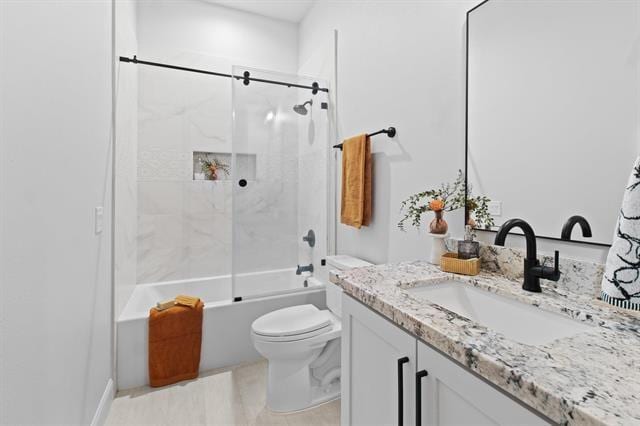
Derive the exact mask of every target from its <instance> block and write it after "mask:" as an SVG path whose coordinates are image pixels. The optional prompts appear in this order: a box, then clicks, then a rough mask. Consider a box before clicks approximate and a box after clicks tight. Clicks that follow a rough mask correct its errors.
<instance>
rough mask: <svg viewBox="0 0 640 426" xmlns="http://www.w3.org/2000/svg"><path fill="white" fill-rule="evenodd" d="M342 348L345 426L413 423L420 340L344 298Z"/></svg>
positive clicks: (349, 298) (343, 414) (357, 303)
mask: <svg viewBox="0 0 640 426" xmlns="http://www.w3.org/2000/svg"><path fill="white" fill-rule="evenodd" d="M342 347H343V348H347V349H346V350H345V349H343V350H342V376H341V381H342V392H341V399H342V401H341V409H342V413H341V418H342V421H341V423H342V425H362V426H371V425H397V424H399V421H400V420H403V423H404V424H405V425H408V424H413V423H414V418H415V417H414V410H413V409H414V407H415V392H414V390H415V387H414V385H413V382H414V380H415V371H416V357H415V355H416V339H415V338H414V337H413V336H411V335H409V334H407V333H405V332H404V331H402V330H401V329H399V328H398V327H396V326H394V325H393V324H392V323H390V322H389V321H387V320H386V319H384V318H382V317H381V316H380V315H377V314H376V313H374V312H372V311H370V310H369V308H367V307H365V306H364V305H362V304H360V303H359V302H357V301H355V300H354V299H352V298H351V297H349V296H346V295H343V296H342ZM398 373H401V374H398ZM399 416H401V417H402V419H400V417H399Z"/></svg>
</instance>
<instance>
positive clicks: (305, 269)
mask: <svg viewBox="0 0 640 426" xmlns="http://www.w3.org/2000/svg"><path fill="white" fill-rule="evenodd" d="M303 272H311V273H313V263H310V264H308V265H305V266H300V265H298V269H296V275H302V273H303Z"/></svg>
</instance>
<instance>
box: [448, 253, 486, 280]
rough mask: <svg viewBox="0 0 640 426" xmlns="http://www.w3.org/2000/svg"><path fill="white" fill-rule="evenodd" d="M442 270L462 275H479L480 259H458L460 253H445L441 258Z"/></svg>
mask: <svg viewBox="0 0 640 426" xmlns="http://www.w3.org/2000/svg"><path fill="white" fill-rule="evenodd" d="M440 269H442V270H443V271H444V272H453V273H454V274H462V275H478V274H479V273H480V259H478V258H475V259H458V253H445V254H443V255H442V257H440Z"/></svg>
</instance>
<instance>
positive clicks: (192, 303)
mask: <svg viewBox="0 0 640 426" xmlns="http://www.w3.org/2000/svg"><path fill="white" fill-rule="evenodd" d="M174 301H175V303H176V305H183V306H188V307H190V308H195V307H196V305H197V304H198V302H199V301H200V299H198V298H197V297H193V296H185V295H184V294H181V295H178V296H176V298H175V300H174Z"/></svg>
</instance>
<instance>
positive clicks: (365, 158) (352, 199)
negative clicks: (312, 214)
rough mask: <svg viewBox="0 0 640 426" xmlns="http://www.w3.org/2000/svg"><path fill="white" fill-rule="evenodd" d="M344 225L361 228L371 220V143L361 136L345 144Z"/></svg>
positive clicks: (343, 156)
mask: <svg viewBox="0 0 640 426" xmlns="http://www.w3.org/2000/svg"><path fill="white" fill-rule="evenodd" d="M340 211H341V213H340V222H342V223H344V224H345V225H349V226H353V227H355V228H360V227H362V226H367V225H369V222H370V221H371V142H370V141H369V137H368V136H367V135H364V134H363V135H359V136H355V137H352V138H349V139H347V140H345V141H344V142H343V143H342V194H341V210H340Z"/></svg>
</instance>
